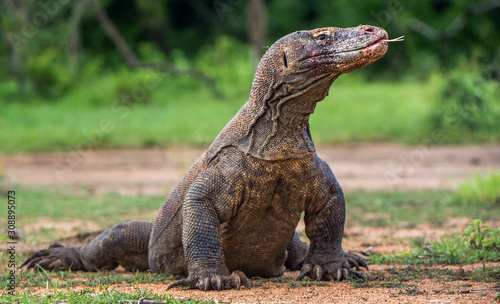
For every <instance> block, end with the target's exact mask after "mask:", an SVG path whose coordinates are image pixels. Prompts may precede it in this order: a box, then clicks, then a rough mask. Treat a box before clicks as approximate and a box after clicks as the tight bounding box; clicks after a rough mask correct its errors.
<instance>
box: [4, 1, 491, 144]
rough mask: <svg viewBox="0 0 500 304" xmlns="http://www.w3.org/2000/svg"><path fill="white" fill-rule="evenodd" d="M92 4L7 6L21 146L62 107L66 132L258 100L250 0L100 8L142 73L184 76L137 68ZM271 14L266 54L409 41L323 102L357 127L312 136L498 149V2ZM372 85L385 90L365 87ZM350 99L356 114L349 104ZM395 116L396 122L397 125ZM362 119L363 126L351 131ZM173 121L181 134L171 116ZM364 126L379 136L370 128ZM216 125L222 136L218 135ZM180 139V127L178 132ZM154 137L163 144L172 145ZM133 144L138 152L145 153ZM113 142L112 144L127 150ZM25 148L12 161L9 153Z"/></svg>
mask: <svg viewBox="0 0 500 304" xmlns="http://www.w3.org/2000/svg"><path fill="white" fill-rule="evenodd" d="M92 2H93V0H92V1H90V0H81V1H59V0H46V1H35V0H26V1H23V2H12V1H5V2H2V3H1V4H0V8H1V9H0V30H1V32H0V33H1V35H2V39H1V40H0V57H1V58H3V60H0V106H1V107H3V108H4V113H10V114H12V113H22V115H20V116H18V118H19V121H18V122H19V124H18V125H14V126H12V124H11V123H10V121H9V120H8V119H7V120H3V121H1V120H0V126H1V127H2V128H4V127H5V128H7V126H8V125H11V126H10V127H9V128H10V130H11V132H10V133H12V132H13V131H15V130H16V128H17V130H18V131H19V132H20V133H19V134H22V133H23V130H24V129H29V128H33V126H32V124H33V123H35V124H37V122H41V120H43V119H46V120H47V119H48V118H46V117H44V116H43V115H40V113H29V112H30V111H31V110H33V111H38V110H40V109H43V108H44V106H43V105H44V104H50V105H54V106H55V105H56V104H57V107H53V108H54V109H55V108H57V109H60V110H61V111H60V112H58V111H56V112H57V113H56V112H54V115H56V114H57V115H64V114H62V113H63V110H64V109H66V111H67V112H68V113H67V114H66V118H63V117H61V118H57V117H53V118H52V119H55V121H61V120H67V121H71V120H72V119H74V117H75V116H74V115H77V114H75V113H71V112H72V111H74V109H86V110H83V112H84V113H87V114H88V117H87V119H88V121H94V122H96V121H99V119H100V117H101V116H102V115H104V114H103V113H105V112H106V111H109V109H110V108H111V109H115V110H116V109H119V108H120V107H126V108H127V109H129V110H128V111H136V109H139V108H142V110H141V111H143V112H144V113H146V112H148V111H147V110H145V109H146V107H149V108H150V110H149V111H156V112H161V111H165V112H169V111H174V108H177V113H182V112H183V110H182V109H184V112H186V111H187V110H189V109H191V112H190V113H194V111H193V110H192V109H194V108H196V109H197V110H201V111H205V110H203V109H208V108H209V107H214V108H216V109H220V108H223V107H226V108H227V111H226V112H228V113H232V114H234V113H235V112H236V110H237V109H238V108H239V107H240V106H241V105H242V104H243V103H244V101H245V100H246V99H247V98H248V93H249V91H250V86H251V82H252V78H253V73H254V70H255V66H254V64H253V63H252V61H251V60H250V58H251V56H250V47H249V43H248V38H247V36H248V35H247V32H248V22H247V1H243V0H214V1H196V0H189V1H186V0H168V1H167V0H161V1H146V0H128V1H117V0H103V1H102V3H103V5H104V7H105V9H106V12H107V14H108V15H109V18H110V20H111V21H112V22H113V23H114V24H115V26H116V27H117V29H118V30H119V32H120V33H121V35H122V36H123V38H124V39H125V41H126V42H127V44H128V45H129V46H130V48H131V49H132V51H133V52H134V53H135V54H137V57H139V59H140V60H141V61H142V62H144V63H156V62H167V63H169V64H171V65H172V66H174V67H175V68H176V69H177V72H178V73H174V72H172V73H166V72H158V71H157V70H155V69H154V68H153V69H131V68H130V67H129V65H128V64H127V63H126V60H125V59H124V58H123V56H122V55H121V54H120V52H119V51H118V50H117V48H116V46H115V44H114V43H113V42H112V41H111V40H110V39H109V38H108V36H107V35H106V33H105V31H104V30H103V29H102V27H101V25H100V23H99V22H98V19H97V18H96V14H95V13H94V11H93V10H92V8H91V6H90V4H91V3H92ZM85 3H87V5H88V6H89V7H87V8H86V9H84V10H82V11H81V19H79V20H80V23H79V24H80V26H79V27H78V28H77V30H76V31H75V27H74V24H75V20H76V19H75V16H76V15H78V14H77V12H78V7H79V5H84V4H85ZM265 3H266V10H267V20H268V22H267V42H266V45H263V46H262V47H263V48H264V49H265V48H266V47H267V46H269V45H271V44H272V43H273V42H274V41H275V40H276V39H278V38H279V37H281V36H283V35H285V34H287V33H290V32H292V31H296V30H300V29H311V28H315V27H324V26H339V27H349V26H357V25H359V24H372V25H376V26H381V27H384V28H385V29H386V30H387V32H388V33H389V36H390V37H391V38H392V37H397V36H400V35H405V41H404V42H402V43H397V44H391V45H390V49H389V52H388V54H387V55H386V56H384V58H383V59H381V60H379V61H377V62H375V63H373V64H371V65H370V66H368V67H366V68H364V69H362V70H360V71H357V72H356V73H354V74H353V75H349V77H348V79H350V80H349V81H346V82H344V83H343V84H339V83H338V82H340V81H343V78H342V77H341V79H340V80H338V82H337V83H336V84H334V86H333V89H332V90H333V91H332V95H335V94H338V95H335V99H336V101H335V103H332V102H328V103H326V102H325V103H324V104H327V105H324V106H323V103H322V105H321V106H319V108H320V109H321V107H323V108H322V110H321V111H322V112H323V111H326V112H329V113H332V112H333V111H339V112H341V111H344V113H345V112H348V114H347V115H345V119H342V117H338V118H337V120H335V121H333V122H329V118H328V115H327V114H328V113H325V115H323V117H318V118H315V117H316V116H321V115H318V114H315V115H314V116H313V120H314V119H316V120H317V121H319V122H320V123H318V124H317V127H314V126H313V133H314V135H315V137H316V138H318V139H319V140H320V141H322V142H338V141H357V140H396V141H404V142H419V141H425V140H426V138H427V139H428V138H429V137H431V135H432V134H435V133H436V130H438V131H439V132H441V133H442V134H441V135H440V136H439V140H437V141H436V140H432V139H431V142H433V143H437V144H441V143H446V142H471V141H472V142H485V141H489V142H491V141H498V140H499V138H500V117H499V116H500V90H499V89H498V83H499V79H500V48H499V47H498V41H500V30H499V29H500V8H499V7H498V5H496V4H495V3H496V1H487V0H485V1H480V2H477V3H475V2H474V3H472V2H471V1H467V0H432V1H402V0H392V1H389V2H380V1H375V0H362V1H358V2H356V3H352V2H351V1H347V0H339V1H329V2H324V1H319V0H312V1H298V0H293V1H291V0H268V1H265ZM179 71H180V72H179ZM186 71H188V72H186ZM190 71H196V72H198V73H201V74H203V75H205V76H207V77H210V79H212V80H213V84H207V82H206V81H205V82H204V81H201V80H200V77H192V76H193V75H192V73H191V74H190ZM189 75H191V76H189ZM346 78H347V77H346ZM367 82H376V83H377V85H372V86H366V85H365V84H366V83H367ZM339 85H342V86H345V85H347V86H348V87H349V88H350V89H351V90H354V91H355V92H357V93H359V95H357V96H358V97H355V96H354V95H351V94H346V92H347V91H346V90H344V91H343V90H336V89H335V88H336V86H339ZM370 90H371V91H370ZM342 94H344V95H342ZM384 95H385V96H384ZM353 96H354V98H355V99H357V101H353V100H352V98H353ZM373 96H375V99H373V98H372V97H373ZM329 98H330V97H329ZM344 98H345V99H344ZM347 99H350V100H347ZM337 100H339V101H340V103H338V101H337ZM370 101H371V102H370ZM350 102H358V103H359V104H358V107H356V106H355V105H352V106H350V105H349V103H350ZM202 103H204V104H205V105H206V106H205V107H204V106H201V104H202ZM7 105H8V108H7ZM35 105H37V106H35ZM17 106H19V108H16V107H17ZM165 107H167V108H168V109H165ZM94 108H95V111H94V113H101V114H96V115H97V116H92V115H93V114H90V112H92V111H90V110H89V109H94ZM179 109H181V110H179ZM47 111H50V106H49V108H48V109H47ZM117 111H118V110H117ZM42 112H43V111H42ZM318 112H319V111H318ZM349 112H352V113H351V114H352V115H351V114H349ZM170 113H174V112H170ZM387 113H396V114H394V115H392V117H391V120H389V121H388V119H387ZM87 114H85V115H87ZM203 114H206V115H214V114H213V111H208V112H202V113H201V114H199V115H203ZM232 114H229V118H230V117H231V116H232ZM16 115H17V114H16ZM99 115H101V116H99ZM144 115H145V116H147V115H146V114H144ZM174 115H175V114H174ZM193 115H194V114H193ZM52 116H53V115H47V117H52ZM139 116H140V115H139ZM153 116H156V115H153ZM33 117H35V118H34V119H33ZM130 117H133V115H131V116H130ZM206 117H207V116H205V117H204V118H205V119H206ZM356 117H358V121H360V122H359V123H358V124H356V123H355V122H353V119H355V118H356ZM423 118H425V119H423ZM223 119H224V120H225V119H226V117H225V116H224V117H223ZM164 120H167V121H168V120H171V121H173V122H174V121H176V120H175V119H173V118H172V117H168V118H165V119H164ZM330 120H331V119H330ZM346 120H347V121H346ZM212 121H218V120H217V119H208V122H207V124H209V123H210V122H212ZM391 121H392V122H391ZM324 122H329V123H324ZM46 123H49V124H50V123H52V124H53V125H54V129H55V130H54V131H53V132H51V131H48V130H47V129H43V132H42V131H40V132H41V133H40V134H39V135H38V136H41V138H40V140H43V138H44V134H47V133H48V132H50V133H53V135H54V134H56V135H57V134H59V133H60V136H61V138H60V140H56V141H59V142H60V145H63V146H64V145H66V144H68V143H71V139H64V137H65V136H67V135H65V134H64V132H62V131H61V130H57V128H61V127H62V126H61V125H58V124H57V123H54V121H48V122H46ZM367 123H370V124H372V125H373V127H372V128H367ZM313 124H314V121H313ZM137 125H139V123H137ZM146 125H147V124H146ZM167 125H168V124H167ZM219 125H220V123H219V122H217V123H215V125H214V128H219ZM400 126H402V127H400ZM64 127H65V128H67V126H64ZM138 127H140V126H138ZM165 127H166V126H165ZM171 127H172V128H174V130H175V129H179V128H181V129H182V128H183V127H182V126H178V125H176V124H175V123H172V126H171ZM201 127H203V126H201V125H200V126H198V128H197V127H196V126H195V127H194V129H199V128H201ZM75 128H76V130H77V131H78V130H80V129H81V128H82V125H79V124H78V123H76V125H75ZM314 128H316V129H314ZM70 129H71V127H70ZM153 129H154V130H156V128H153ZM210 129H211V128H210ZM117 130H119V129H117ZM189 130H191V129H189ZM333 130H334V131H335V132H333ZM2 131H3V129H2ZM80 131H81V130H80ZM32 132H33V134H36V133H37V132H36V130H32ZM185 132H191V131H188V129H186V130H185ZM2 133H3V132H2ZM80 133H81V132H80ZM202 133H204V132H202ZM208 133H210V134H208ZM366 133H369V134H366ZM143 135H144V134H137V136H136V137H134V136H132V137H131V138H136V139H137V138H138V137H139V136H143ZM5 136H7V137H9V136H10V137H13V136H17V135H16V134H10V135H4V137H5ZM204 136H210V137H211V136H212V134H211V131H210V132H207V134H206V135H199V134H198V135H195V136H185V134H183V135H180V136H179V137H180V138H190V139H189V140H187V142H188V143H193V142H192V141H194V142H197V143H206V142H207V141H208V142H209V141H210V140H209V139H206V138H204ZM149 137H151V138H150V140H151V141H153V142H156V141H161V140H164V139H165V137H158V136H156V135H155V136H148V138H149ZM153 137H154V138H153ZM136 139H134V140H132V141H134V142H135V143H136V144H139V141H138V140H136ZM107 140H109V142H108V141H104V142H103V145H108V144H109V145H112V146H114V145H117V146H120V144H119V143H120V142H121V143H124V142H127V141H123V140H119V139H112V138H108V139H107ZM191 140H192V141H191ZM37 141H38V140H34V142H33V143H30V144H28V143H27V145H28V146H30V148H28V147H24V148H23V147H21V146H20V147H19V149H20V150H21V151H26V150H29V151H31V150H32V149H36V148H35V147H40V145H38V144H34V143H36V142H37ZM73 141H74V140H73ZM427 141H429V140H427ZM111 142H114V143H115V144H111ZM140 142H142V143H144V142H143V141H140ZM16 145H17V144H11V145H10V147H9V148H8V149H7V148H3V150H5V149H7V150H9V151H12V149H15V148H14V146H16ZM49 145H50V146H52V148H50V149H54V148H55V147H57V146H60V145H55V146H54V145H51V144H48V143H47V144H46V145H42V146H45V147H43V148H41V149H47V147H48V146H49ZM7 146H9V145H7ZM0 148H1V147H0Z"/></svg>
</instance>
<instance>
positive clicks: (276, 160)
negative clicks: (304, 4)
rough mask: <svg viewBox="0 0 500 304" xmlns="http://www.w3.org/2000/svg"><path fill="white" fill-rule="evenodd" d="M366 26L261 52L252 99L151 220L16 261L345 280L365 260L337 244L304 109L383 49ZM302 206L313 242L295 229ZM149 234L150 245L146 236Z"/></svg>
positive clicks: (337, 202) (339, 214)
mask: <svg viewBox="0 0 500 304" xmlns="http://www.w3.org/2000/svg"><path fill="white" fill-rule="evenodd" d="M387 38H388V37H387V33H386V32H385V31H384V30H383V29H381V28H376V27H373V26H358V27H355V28H345V29H341V28H321V29H315V30H312V31H299V32H295V33H292V34H289V35H287V36H285V37H283V38H281V39H280V40H278V41H277V42H276V43H274V44H273V45H272V46H271V47H270V48H269V50H268V51H267V52H266V54H265V55H264V57H263V58H262V60H261V62H260V64H259V66H258V68H257V72H256V75H255V78H254V81H253V85H252V90H251V93H250V99H249V100H248V102H247V103H246V104H245V105H244V106H243V107H242V108H241V110H240V111H239V112H238V113H237V114H236V116H235V117H234V118H233V119H232V120H231V121H230V122H229V123H228V125H227V126H226V127H225V128H224V129H223V130H222V132H221V133H220V134H219V135H218V136H217V138H216V139H215V141H214V142H213V143H212V145H211V146H210V147H209V149H208V150H207V151H206V152H205V153H204V154H203V155H202V156H201V157H200V158H199V159H198V161H196V163H195V164H194V165H193V166H192V167H191V169H190V170H189V172H188V173H187V174H186V176H184V178H183V179H182V180H181V182H180V183H179V184H178V186H177V187H176V188H175V189H174V190H173V192H172V193H171V194H170V195H169V197H168V198H167V199H166V201H165V203H164V204H163V206H162V207H161V209H160V210H159V213H158V217H157V219H156V222H155V223H154V225H153V224H151V223H146V222H131V223H126V224H118V225H117V226H115V227H113V228H111V229H109V230H107V231H105V232H103V234H101V235H100V236H98V237H97V238H96V239H95V240H94V241H92V242H91V243H89V244H87V245H84V246H82V247H60V246H59V247H53V248H49V249H48V250H42V251H40V252H37V253H34V254H32V255H31V256H30V257H29V258H28V259H27V260H26V261H25V262H24V263H23V265H27V266H28V268H30V267H34V266H35V264H36V263H38V264H39V265H40V266H42V267H44V268H46V269H58V268H59V269H60V268H66V269H68V268H71V269H73V270H86V271H95V270H98V269H113V268H114V267H116V266H117V265H118V264H120V265H123V266H125V267H126V268H127V269H130V270H143V269H146V268H148V267H149V268H150V269H151V270H152V271H153V272H159V273H171V274H176V275H188V277H187V279H185V280H180V281H177V282H175V283H173V284H171V285H170V286H169V287H173V286H187V287H190V288H200V289H203V290H209V289H217V290H220V289H229V288H240V286H241V285H244V286H246V287H247V288H249V287H250V284H249V282H248V279H247V278H246V276H247V275H248V276H261V277H275V276H281V275H282V274H283V272H284V270H285V265H286V266H287V267H289V268H291V269H301V273H300V275H299V279H302V278H304V277H306V276H309V277H310V278H312V279H318V280H330V279H337V280H340V279H343V278H347V277H348V275H349V274H350V273H351V274H354V275H360V274H359V273H358V272H356V271H354V270H352V269H351V267H356V269H357V270H359V265H362V266H365V267H366V264H365V263H364V262H363V261H362V260H361V259H358V258H356V257H355V256H352V255H348V254H346V253H344V252H343V250H342V236H343V230H344V222H345V203H344V196H343V193H342V189H341V188H340V186H339V184H338V182H337V180H336V179H335V176H334V175H333V173H332V171H331V169H330V168H329V166H328V165H327V164H326V163H325V162H324V161H322V160H321V159H320V158H319V157H318V156H317V155H316V150H315V147H314V144H313V141H312V139H311V134H310V132H309V116H310V114H312V113H313V112H314V109H315V106H316V103H317V102H319V101H321V100H323V99H324V98H325V97H326V95H327V94H328V91H329V89H330V86H331V84H332V83H333V81H335V79H337V77H338V76H339V75H341V74H344V73H349V72H352V71H354V70H357V69H360V68H362V67H364V66H366V65H368V64H370V63H371V62H373V61H375V60H377V59H379V58H380V57H382V56H383V55H384V54H385V52H386V51H387V43H386V42H385V40H386V39H387ZM303 211H305V224H306V234H307V236H308V238H309V239H310V244H311V245H310V247H309V246H308V245H307V244H305V243H303V242H301V241H300V240H299V239H298V237H297V235H296V234H295V233H294V232H295V228H296V226H297V223H298V221H299V219H300V214H301V212H303ZM147 242H149V245H146V244H147Z"/></svg>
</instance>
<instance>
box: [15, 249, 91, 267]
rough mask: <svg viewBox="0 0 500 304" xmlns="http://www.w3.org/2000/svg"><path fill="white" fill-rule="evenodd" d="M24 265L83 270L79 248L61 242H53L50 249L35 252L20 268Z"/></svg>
mask: <svg viewBox="0 0 500 304" xmlns="http://www.w3.org/2000/svg"><path fill="white" fill-rule="evenodd" d="M24 266H26V268H27V269H30V268H33V269H35V270H40V269H44V270H67V269H71V270H83V264H82V263H81V262H80V254H79V253H78V250H77V248H75V247H64V246H63V245H61V244H59V243H53V244H51V245H50V246H49V248H48V249H43V250H40V251H37V252H33V253H32V254H30V255H29V256H28V257H27V258H26V260H25V261H24V262H23V263H22V264H21V266H19V268H22V267H24Z"/></svg>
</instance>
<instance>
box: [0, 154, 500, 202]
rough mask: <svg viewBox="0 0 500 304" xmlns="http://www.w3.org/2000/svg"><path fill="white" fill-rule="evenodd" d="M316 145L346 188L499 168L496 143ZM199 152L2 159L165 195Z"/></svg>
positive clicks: (49, 176) (15, 179)
mask: <svg viewBox="0 0 500 304" xmlns="http://www.w3.org/2000/svg"><path fill="white" fill-rule="evenodd" d="M317 150H318V155H319V156H320V157H321V158H322V159H324V160H325V161H326V162H327V163H328V164H329V165H330V167H331V168H332V170H333V172H334V173H335V175H336V177H337V179H338V180H339V182H340V184H341V186H342V188H343V189H344V191H349V190H353V189H364V190H368V191H370V190H391V189H400V190H409V189H437V188H450V187H455V186H456V185H457V183H459V182H460V180H462V179H463V178H465V177H468V176H471V175H473V174H475V173H483V172H485V171H488V170H499V169H500V145H488V146H460V147H425V146H402V145H395V144H359V145H342V146H324V147H321V146H320V147H318V148H317ZM203 151H204V149H201V148H200V149H193V148H172V149H159V148H156V149H147V150H113V151H85V152H81V153H78V152H76V151H69V152H66V153H61V152H58V153H38V154H27V155H0V164H1V166H2V167H3V170H4V175H5V178H6V181H7V183H11V184H28V185H39V186H44V185H51V186H64V187H73V188H74V189H75V191H82V190H87V191H90V192H93V191H98V192H110V191H114V192H118V193H121V194H130V195H137V194H158V195H164V194H165V195H166V194H168V192H169V189H171V188H172V187H173V186H175V185H176V184H177V182H178V181H179V179H180V178H181V177H182V176H183V175H184V173H185V172H186V171H187V170H188V169H189V167H190V166H191V164H192V163H193V162H194V161H195V160H196V159H197V158H198V157H199V156H200V155H201V153H203Z"/></svg>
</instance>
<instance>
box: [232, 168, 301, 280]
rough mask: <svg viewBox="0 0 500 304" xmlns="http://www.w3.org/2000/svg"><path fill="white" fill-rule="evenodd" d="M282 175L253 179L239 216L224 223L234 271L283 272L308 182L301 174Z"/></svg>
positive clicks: (253, 273) (252, 273)
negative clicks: (294, 175) (287, 250)
mask: <svg viewBox="0 0 500 304" xmlns="http://www.w3.org/2000/svg"><path fill="white" fill-rule="evenodd" d="M277 171H278V172H279V171H280V170H277ZM275 172H276V171H275ZM281 177H282V176H281V175H280V174H276V175H275V174H270V175H261V176H260V177H259V179H258V181H256V180H252V182H251V185H250V186H251V187H247V191H246V195H245V197H244V198H243V202H242V203H241V204H240V206H239V208H238V212H237V214H236V216H235V217H233V218H232V219H231V220H229V221H228V222H227V223H224V224H223V225H222V245H223V250H224V259H225V263H226V266H227V267H228V269H229V270H230V271H232V270H241V271H243V272H244V273H245V274H246V275H248V276H261V277H275V276H281V275H282V274H283V272H284V270H285V267H284V263H285V261H286V258H287V253H286V248H287V246H288V244H289V243H290V241H291V239H292V237H293V234H294V232H295V228H296V227H297V223H298V222H299V220H300V213H301V212H302V211H303V210H304V202H305V198H306V195H305V193H306V185H305V184H304V183H303V181H302V180H301V178H288V179H284V178H281Z"/></svg>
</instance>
